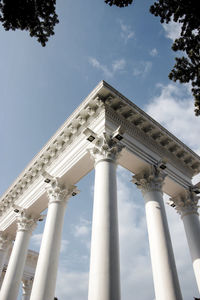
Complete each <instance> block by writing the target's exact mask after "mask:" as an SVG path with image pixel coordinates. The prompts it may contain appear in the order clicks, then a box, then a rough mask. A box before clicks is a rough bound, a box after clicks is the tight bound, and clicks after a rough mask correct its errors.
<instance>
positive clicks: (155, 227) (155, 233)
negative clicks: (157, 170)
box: [144, 191, 182, 300]
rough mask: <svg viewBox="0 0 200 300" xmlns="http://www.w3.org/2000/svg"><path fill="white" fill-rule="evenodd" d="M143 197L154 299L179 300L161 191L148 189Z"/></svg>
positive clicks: (177, 283) (179, 293)
mask: <svg viewBox="0 0 200 300" xmlns="http://www.w3.org/2000/svg"><path fill="white" fill-rule="evenodd" d="M144 198H145V202H146V205H145V208H146V219H147V228H148V234H149V244H150V253H151V262H152V270H153V279H154V287H155V296H156V300H181V299H182V296H181V291H180V287H179V281H178V276H177V271H176V265H175V260H174V254H173V250H172V244H171V238H170V233H169V229H168V224H167V218H166V213H165V208H164V203H163V199H162V193H161V192H159V191H149V192H146V193H144Z"/></svg>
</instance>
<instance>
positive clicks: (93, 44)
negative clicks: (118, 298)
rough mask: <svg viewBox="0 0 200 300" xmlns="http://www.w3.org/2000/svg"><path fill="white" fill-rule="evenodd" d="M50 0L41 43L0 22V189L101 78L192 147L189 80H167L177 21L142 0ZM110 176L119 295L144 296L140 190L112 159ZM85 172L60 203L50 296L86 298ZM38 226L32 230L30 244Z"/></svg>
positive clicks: (184, 276)
mask: <svg viewBox="0 0 200 300" xmlns="http://www.w3.org/2000/svg"><path fill="white" fill-rule="evenodd" d="M57 2H58V3H57V13H58V15H59V20H60V23H59V24H58V25H57V26H56V28H55V36H54V37H52V38H51V39H50V41H49V42H48V44H47V46H46V47H45V48H42V47H41V46H40V45H39V44H38V43H37V42H36V40H35V39H34V38H30V37H29V35H28V33H27V32H20V31H16V32H5V31H4V30H3V28H0V37H1V48H0V57H1V59H0V69H1V75H0V76H1V80H0V84H1V97H0V105H1V110H0V121H1V127H0V139H1V148H0V160H1V161H0V164H1V185H0V193H1V194H2V193H4V191H5V190H6V189H7V188H8V187H9V185H10V184H11V183H12V182H13V181H14V179H15V178H16V177H17V176H18V175H19V173H20V172H21V171H23V169H24V168H25V166H26V165H27V164H28V163H29V161H30V160H31V159H32V158H33V156H34V155H36V154H37V152H38V151H39V150H40V149H41V148H42V146H43V145H44V144H45V143H46V142H47V141H48V139H49V138H50V137H51V136H52V135H53V134H54V132H55V131H56V130H57V128H58V127H59V126H60V125H61V124H62V123H63V122H64V121H65V120H66V118H67V117H68V116H69V115H70V114H71V113H72V112H73V110H74V109H75V108H76V107H77V106H78V105H79V104H80V103H81V102H82V100H83V99H84V98H85V97H86V96H87V95H88V94H89V93H90V91H91V90H92V89H93V88H94V87H95V86H96V85H97V84H98V82H99V81H100V80H102V79H104V80H106V81H107V82H108V83H109V84H111V85H112V86H113V87H115V88H116V89H117V90H119V91H120V92H121V93H122V94H124V95H125V96H126V97H127V98H129V99H130V100H132V101H133V102H134V103H135V104H137V105H138V106H139V107H140V108H142V109H144V110H145V111H146V112H147V113H149V114H151V116H153V117H154V118H155V119H157V120H158V121H159V122H161V123H162V124H163V125H164V126H165V127H166V128H168V129H169V130H170V131H171V132H173V133H174V134H175V135H176V136H177V137H178V138H180V139H181V140H183V141H184V142H185V143H186V144H187V145H188V146H190V147H191V148H192V149H193V150H194V151H197V152H198V153H200V142H199V133H198V129H199V128H200V127H199V125H200V119H197V118H195V117H194V113H193V100H192V98H191V95H190V92H189V87H188V86H182V85H179V84H176V85H175V84H173V83H172V82H171V81H169V80H168V73H169V71H170V69H171V68H172V66H173V64H174V53H173V52H172V51H171V49H170V48H171V44H172V39H173V38H174V37H176V36H177V35H178V33H179V28H178V27H177V26H176V24H173V23H172V24H169V25H166V26H163V25H161V24H160V22H159V19H158V18H155V17H154V16H153V15H151V14H150V13H149V6H150V4H151V2H149V3H148V4H147V1H144V0H140V1H139V0H137V1H135V4H134V5H132V6H130V7H128V8H123V9H120V8H116V7H110V6H108V5H106V4H104V2H103V0H86V1H82V0H77V1H73V0H59V1H57ZM118 178H119V179H120V180H119V187H118V196H119V207H120V208H121V209H120V210H119V220H120V242H121V243H120V247H121V248H120V253H121V279H122V300H132V299H133V295H136V296H135V297H136V298H137V300H147V299H148V300H149V299H152V300H153V299H154V292H153V283H152V274H151V264H150V258H149V248H148V240H147V234H146V221H145V214H144V204H143V200H142V197H141V195H140V193H139V192H138V191H137V190H136V189H135V188H134V187H133V185H132V184H131V183H130V182H129V181H130V179H131V174H129V173H128V172H126V171H125V170H123V169H122V168H119V170H118ZM93 179H94V172H91V173H90V174H89V175H88V176H87V177H86V178H84V179H83V180H82V181H81V182H80V183H79V184H78V188H79V189H80V190H81V193H80V195H79V196H77V197H75V198H73V199H72V200H71V201H70V202H69V204H68V207H67V212H66V218H65V226H64V232H63V241H62V251H61V259H60V265H59V272H58V283H57V290H56V295H57V296H58V298H59V300H64V299H70V300H78V299H87V281H88V268H89V249H90V232H91V217H92V197H93V196H92V192H93ZM166 209H167V214H168V218H169V225H170V230H171V233H172V239H173V245H174V251H175V256H176V262H177V268H178V273H179V279H180V284H181V289H182V293H183V298H184V300H190V299H191V298H192V297H193V296H195V295H198V293H197V287H196V283H195V279H194V275H193V271H192V264H191V261H190V257H189V252H188V248H187V245H186V241H185V237H184V232H183V226H182V223H181V220H180V218H179V216H178V215H177V214H176V213H175V212H174V211H173V210H172V209H171V208H169V207H167V208H166ZM43 226H44V222H43V224H41V225H40V226H39V227H38V228H37V230H36V231H35V232H34V235H33V238H32V240H31V248H32V249H35V250H37V251H38V250H39V242H40V239H41V233H42V230H43V228H42V227H43ZM77 282H78V285H77Z"/></svg>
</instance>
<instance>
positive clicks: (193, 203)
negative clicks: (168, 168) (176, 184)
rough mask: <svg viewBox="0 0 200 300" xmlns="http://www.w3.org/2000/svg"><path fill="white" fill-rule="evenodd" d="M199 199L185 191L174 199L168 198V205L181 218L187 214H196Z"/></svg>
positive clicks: (190, 192)
mask: <svg viewBox="0 0 200 300" xmlns="http://www.w3.org/2000/svg"><path fill="white" fill-rule="evenodd" d="M199 198H200V197H198V196H197V195H196V194H195V193H194V192H193V191H191V190H185V191H184V192H183V193H181V194H179V195H177V196H176V197H173V198H170V205H171V206H173V207H174V208H175V209H176V211H177V212H178V214H180V215H181V217H184V216H185V215H189V214H197V215H199V214H198V208H199V205H198V201H199Z"/></svg>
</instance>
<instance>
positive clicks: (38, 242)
mask: <svg viewBox="0 0 200 300" xmlns="http://www.w3.org/2000/svg"><path fill="white" fill-rule="evenodd" d="M42 235H43V234H42V233H36V234H33V235H32V237H31V241H32V243H33V244H34V245H35V246H36V247H40V245H41V241H42Z"/></svg>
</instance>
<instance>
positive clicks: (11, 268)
mask: <svg viewBox="0 0 200 300" xmlns="http://www.w3.org/2000/svg"><path fill="white" fill-rule="evenodd" d="M29 240H30V232H29V231H18V232H17V235H16V239H15V242H14V246H13V249H12V253H11V256H10V260H9V264H8V268H7V271H6V275H5V278H4V281H3V285H2V288H1V292H0V299H1V300H16V299H17V296H18V291H19V287H20V283H21V278H22V275H23V270H24V265H25V261H26V256H27V251H28V244H29Z"/></svg>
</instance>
